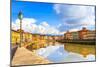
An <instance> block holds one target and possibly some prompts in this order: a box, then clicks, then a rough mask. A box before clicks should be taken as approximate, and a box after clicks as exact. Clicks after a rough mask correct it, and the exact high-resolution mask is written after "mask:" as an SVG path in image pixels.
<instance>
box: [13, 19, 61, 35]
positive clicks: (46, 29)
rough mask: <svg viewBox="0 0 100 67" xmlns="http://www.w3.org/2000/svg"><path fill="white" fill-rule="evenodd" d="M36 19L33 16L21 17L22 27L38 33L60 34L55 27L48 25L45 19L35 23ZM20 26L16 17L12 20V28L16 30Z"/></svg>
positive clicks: (27, 30) (26, 30)
mask: <svg viewBox="0 0 100 67" xmlns="http://www.w3.org/2000/svg"><path fill="white" fill-rule="evenodd" d="M36 21H37V20H36V19H34V18H23V21H22V29H23V30H24V31H25V32H31V33H39V34H51V35H59V34H62V32H60V31H59V30H58V29H57V28H55V27H53V26H51V25H49V24H48V23H47V22H46V21H43V22H41V23H40V24H36ZM19 28H20V20H19V19H16V20H15V22H12V29H14V30H17V29H19Z"/></svg>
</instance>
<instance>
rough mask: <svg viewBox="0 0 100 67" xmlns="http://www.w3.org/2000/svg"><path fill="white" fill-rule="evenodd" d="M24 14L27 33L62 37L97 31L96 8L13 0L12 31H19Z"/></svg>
mask: <svg viewBox="0 0 100 67" xmlns="http://www.w3.org/2000/svg"><path fill="white" fill-rule="evenodd" d="M20 11H21V12H22V13H23V20H22V28H23V30H24V31H25V32H30V33H39V34H51V35H62V34H64V33H65V32H66V31H68V30H69V31H77V30H81V29H82V27H86V28H87V29H89V30H94V29H95V6H85V5H71V4H55V3H40V2H23V1H15V0H12V8H11V18H12V29H13V30H17V29H19V27H20V26H19V24H20V21H19V19H18V13H19V12H20Z"/></svg>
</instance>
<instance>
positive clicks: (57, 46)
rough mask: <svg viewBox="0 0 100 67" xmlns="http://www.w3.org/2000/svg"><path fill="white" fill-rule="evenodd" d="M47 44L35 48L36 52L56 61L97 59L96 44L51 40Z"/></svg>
mask: <svg viewBox="0 0 100 67" xmlns="http://www.w3.org/2000/svg"><path fill="white" fill-rule="evenodd" d="M46 45H47V46H46V47H42V48H39V49H35V52H36V54H37V55H40V56H42V57H44V58H46V59H48V60H50V61H51V62H54V63H60V62H80V61H95V57H96V56H95V55H96V54H95V52H96V51H95V45H88V44H87V45H85V44H71V43H58V42H49V43H46ZM32 51H34V49H33V50H32Z"/></svg>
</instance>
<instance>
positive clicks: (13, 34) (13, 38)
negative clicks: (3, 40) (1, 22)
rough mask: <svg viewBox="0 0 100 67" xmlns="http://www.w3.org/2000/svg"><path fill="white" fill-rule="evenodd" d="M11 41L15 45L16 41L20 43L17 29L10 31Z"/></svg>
mask: <svg viewBox="0 0 100 67" xmlns="http://www.w3.org/2000/svg"><path fill="white" fill-rule="evenodd" d="M11 43H12V44H13V45H15V44H16V43H20V34H19V33H18V31H15V30H12V31H11Z"/></svg>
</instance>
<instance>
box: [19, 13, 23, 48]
mask: <svg viewBox="0 0 100 67" xmlns="http://www.w3.org/2000/svg"><path fill="white" fill-rule="evenodd" d="M18 18H19V20H20V45H19V47H21V46H22V39H23V34H22V32H23V31H22V19H23V15H22V12H19V14H18Z"/></svg>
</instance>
